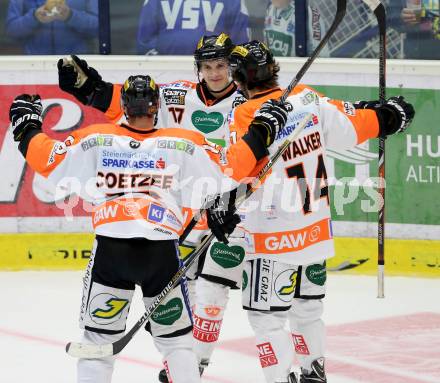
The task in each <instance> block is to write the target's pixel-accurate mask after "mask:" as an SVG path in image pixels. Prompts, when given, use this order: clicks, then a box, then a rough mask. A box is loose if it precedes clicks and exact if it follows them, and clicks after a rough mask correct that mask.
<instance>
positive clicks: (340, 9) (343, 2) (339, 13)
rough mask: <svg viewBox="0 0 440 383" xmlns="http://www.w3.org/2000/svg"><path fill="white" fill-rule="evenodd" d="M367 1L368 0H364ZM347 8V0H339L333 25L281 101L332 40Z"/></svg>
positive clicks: (284, 99)
mask: <svg viewBox="0 0 440 383" xmlns="http://www.w3.org/2000/svg"><path fill="white" fill-rule="evenodd" d="M364 1H367V0H364ZM346 9H347V0H337V3H336V15H335V18H334V20H333V23H332V25H330V28H329V29H328V31H327V33H326V34H325V35H324V37H323V38H322V40H321V41H320V43H319V44H318V46H317V47H316V48H315V50H314V51H313V52H312V54H311V55H310V57H309V58H308V59H307V61H306V62H305V63H304V65H303V66H302V67H301V69H300V70H299V71H298V73H297V74H296V76H295V77H294V78H293V79H292V81H291V82H290V84H289V85H288V86H287V88H286V89H285V90H284V92H283V94H282V96H281V98H280V102H282V103H284V101H286V98H287V97H288V96H289V94H290V92H291V91H292V90H293V88H295V86H297V85H298V83H299V81H300V80H301V79H302V77H303V76H304V74H305V73H306V72H307V70H308V69H309V68H310V65H312V63H313V61H315V59H316V57H318V55H319V53H320V52H321V50H322V48H323V47H324V45H325V44H327V42H328V41H329V40H330V38H331V37H332V36H333V33H334V31H335V30H336V28H337V27H338V25H339V24H340V23H341V21H342V19H343V18H344V16H345V11H346Z"/></svg>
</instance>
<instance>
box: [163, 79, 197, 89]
mask: <svg viewBox="0 0 440 383" xmlns="http://www.w3.org/2000/svg"><path fill="white" fill-rule="evenodd" d="M196 86H197V83H195V82H192V81H187V80H177V81H173V82H169V83H166V84H161V85H160V88H161V90H162V89H163V88H180V89H195V88H196Z"/></svg>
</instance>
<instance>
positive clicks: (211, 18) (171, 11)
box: [160, 0, 225, 32]
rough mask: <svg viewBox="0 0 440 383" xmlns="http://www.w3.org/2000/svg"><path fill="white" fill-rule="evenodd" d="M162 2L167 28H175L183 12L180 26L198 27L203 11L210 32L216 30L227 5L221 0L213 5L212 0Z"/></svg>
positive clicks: (187, 27) (183, 27) (185, 27)
mask: <svg viewBox="0 0 440 383" xmlns="http://www.w3.org/2000/svg"><path fill="white" fill-rule="evenodd" d="M200 3H201V4H200ZM160 4H161V6H162V13H163V15H164V17H165V21H166V23H167V29H174V28H175V26H176V22H177V18H178V16H179V14H181V20H182V25H178V27H179V28H182V29H196V28H198V27H199V20H200V13H202V15H203V20H204V22H205V26H206V30H207V31H209V32H214V30H215V27H216V26H217V23H218V20H219V18H220V15H221V13H222V11H223V8H224V7H225V5H224V4H223V3H222V2H219V1H218V2H216V3H215V5H214V6H213V7H211V2H210V1H204V0H202V1H201V2H198V1H197V2H196V1H188V0H174V1H169V0H165V1H164V0H162V1H161V2H160ZM182 8H183V9H182Z"/></svg>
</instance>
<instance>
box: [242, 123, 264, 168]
mask: <svg viewBox="0 0 440 383" xmlns="http://www.w3.org/2000/svg"><path fill="white" fill-rule="evenodd" d="M243 141H244V142H246V144H247V145H248V146H249V147H250V148H251V150H252V152H253V153H254V156H255V158H256V159H257V161H259V160H261V159H263V158H264V157H266V156H267V155H268V154H269V151H268V150H267V147H266V143H265V141H264V138H263V136H262V135H261V133H260V131H259V129H258V128H256V127H255V126H254V125H251V126H250V127H249V130H248V131H247V133H246V134H245V135H244V136H243Z"/></svg>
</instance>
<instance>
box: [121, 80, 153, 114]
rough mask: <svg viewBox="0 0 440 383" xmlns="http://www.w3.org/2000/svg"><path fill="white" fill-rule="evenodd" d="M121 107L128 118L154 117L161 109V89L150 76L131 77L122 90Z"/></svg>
mask: <svg viewBox="0 0 440 383" xmlns="http://www.w3.org/2000/svg"><path fill="white" fill-rule="evenodd" d="M121 105H122V108H123V110H124V113H125V114H126V116H128V117H140V116H154V115H156V113H157V111H158V109H159V87H158V86H157V84H156V83H155V82H154V80H153V79H152V78H151V77H150V76H143V75H136V76H130V77H129V78H128V79H127V80H126V81H125V83H124V86H123V87H122V89H121Z"/></svg>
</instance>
